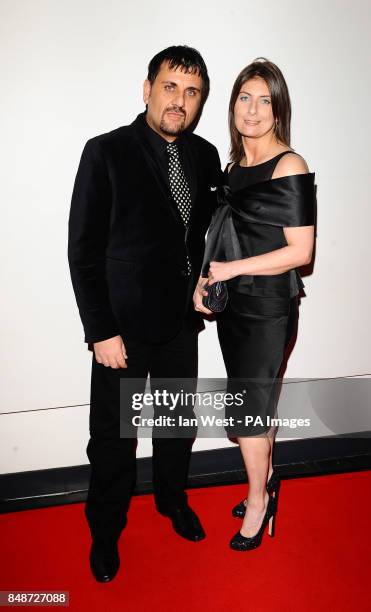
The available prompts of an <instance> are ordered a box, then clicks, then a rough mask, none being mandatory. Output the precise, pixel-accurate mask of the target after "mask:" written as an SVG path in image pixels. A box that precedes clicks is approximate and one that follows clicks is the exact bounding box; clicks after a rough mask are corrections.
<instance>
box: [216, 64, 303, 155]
mask: <svg viewBox="0 0 371 612" xmlns="http://www.w3.org/2000/svg"><path fill="white" fill-rule="evenodd" d="M254 77H261V78H262V79H264V81H265V82H266V84H267V86H268V89H269V93H270V96H271V102H272V112H273V117H274V120H275V121H276V123H275V128H274V133H275V136H276V138H277V140H278V141H279V142H281V143H283V144H285V145H287V146H288V147H289V146H290V121H291V102H290V95H289V90H288V88H287V85H286V81H285V79H284V77H283V74H282V72H281V70H280V69H279V68H278V66H276V64H273V62H270V61H269V60H267V59H266V58H265V57H258V58H256V59H255V60H254V61H253V62H252V63H251V64H249V65H248V66H246V68H244V69H243V70H241V72H240V74H239V75H238V77H237V79H236V80H235V83H234V85H233V88H232V93H231V99H230V101H229V113H228V121H229V132H230V136H231V146H230V159H231V161H233V162H236V163H238V162H240V161H241V159H242V158H243V157H244V155H245V151H244V148H243V144H242V136H241V134H240V133H239V131H238V130H237V128H236V126H235V122H234V106H235V104H236V100H237V98H238V94H239V93H240V91H241V87H242V85H243V84H244V83H246V81H248V80H249V79H253V78H254Z"/></svg>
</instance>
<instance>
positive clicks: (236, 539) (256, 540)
mask: <svg viewBox="0 0 371 612" xmlns="http://www.w3.org/2000/svg"><path fill="white" fill-rule="evenodd" d="M276 510H277V506H276V503H275V499H274V497H271V496H270V497H269V500H268V505H267V510H266V512H265V515H264V518H263V522H262V524H261V525H260V529H259V531H258V532H257V533H256V534H255V535H254V536H252V537H251V538H245V536H243V535H242V533H241V532H240V531H238V532H237V533H236V535H235V536H233V538H232V539H231V541H230V543H229V545H230V547H231V548H232V549H233V550H239V551H245V550H253V549H254V548H258V546H260V544H261V541H262V538H263V533H264V530H265V528H266V526H267V523H269V528H268V533H269V535H270V536H271V537H273V536H274V527H275V518H276Z"/></svg>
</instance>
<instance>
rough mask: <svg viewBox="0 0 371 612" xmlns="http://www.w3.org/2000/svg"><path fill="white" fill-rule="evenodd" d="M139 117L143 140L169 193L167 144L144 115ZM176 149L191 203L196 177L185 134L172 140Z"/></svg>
mask: <svg viewBox="0 0 371 612" xmlns="http://www.w3.org/2000/svg"><path fill="white" fill-rule="evenodd" d="M139 117H140V124H141V129H142V133H143V135H144V136H145V138H146V139H147V140H148V143H149V145H150V147H151V150H152V152H153V155H154V157H155V160H156V162H157V164H158V166H159V170H160V172H161V175H162V178H163V179H164V181H165V183H166V185H167V186H168V188H169V193H170V183H169V171H168V166H169V156H168V152H167V150H166V147H167V145H168V144H169V143H168V141H167V140H165V138H163V137H162V136H160V134H158V133H157V132H155V130H153V129H152V128H151V127H150V126H149V125H148V123H147V120H146V113H143V114H142V115H140V116H139ZM174 143H176V145H177V147H178V149H179V156H180V161H181V164H182V167H183V171H184V174H185V177H186V179H187V182H188V186H189V190H190V192H191V199H192V202H193V199H194V195H195V190H196V175H195V173H194V171H193V166H192V163H191V159H190V152H189V147H188V146H187V144H188V143H187V138H186V132H182V133H181V134H179V136H178V137H177V138H176V140H174Z"/></svg>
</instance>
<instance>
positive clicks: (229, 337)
mask: <svg viewBox="0 0 371 612" xmlns="http://www.w3.org/2000/svg"><path fill="white" fill-rule="evenodd" d="M286 153H287V152H283V153H281V154H279V155H277V156H275V157H274V158H273V159H271V160H269V161H267V162H264V163H262V164H258V165H256V166H250V167H241V166H239V165H238V164H235V165H234V166H232V168H231V169H230V171H229V172H228V171H227V170H226V172H225V181H226V185H227V187H225V188H224V191H225V193H224V196H222V199H223V197H224V199H225V202H224V207H223V206H222V207H221V208H220V209H219V211H218V212H217V214H216V216H215V219H214V230H213V228H212V226H211V227H210V231H209V236H208V241H207V245H206V251H205V253H207V255H206V260H207V257H210V259H209V260H215V261H226V260H231V259H239V258H243V257H249V256H253V255H259V254H262V253H266V252H269V251H272V250H274V249H278V248H281V247H284V246H286V245H287V242H286V239H285V236H284V232H283V227H288V226H291V227H293V226H303V225H312V224H313V222H314V220H313V219H314V174H306V175H295V176H292V177H291V176H290V177H282V178H278V179H273V180H272V174H273V172H274V169H275V167H276V165H277V163H278V161H279V160H280V159H281V157H283V155H285V154H286ZM267 181H268V182H267ZM272 188H274V189H273V191H272ZM270 192H272V193H270ZM222 217H223V219H222ZM218 223H219V227H218ZM212 225H213V223H212ZM213 234H214V235H213ZM216 242H218V246H217V247H216V244H215V243H216ZM236 244H237V251H236ZM233 253H235V255H234V256H233ZM236 253H237V256H236ZM204 263H205V261H204ZM205 265H206V267H207V265H208V262H207V261H206V263H205ZM206 267H205V268H204V269H205V270H206ZM204 273H205V272H204ZM227 284H228V292H229V300H228V303H227V306H226V309H225V310H224V311H223V312H222V313H220V314H218V315H217V329H218V337H219V342H220V346H221V350H222V354H223V359H224V363H225V367H226V371H227V376H228V387H227V390H228V392H232V393H243V398H244V399H243V404H242V405H239V402H240V401H239V402H235V403H232V404H231V405H229V406H226V417H227V418H229V417H233V419H234V421H233V426H231V427H227V433H228V435H229V436H261V435H266V433H267V432H268V431H269V430H270V427H271V424H270V423H271V421H270V419H271V418H272V417H275V416H277V412H276V405H277V398H278V391H279V373H280V369H281V365H282V362H283V360H284V355H285V350H286V348H287V346H288V343H289V341H290V338H291V336H292V334H293V333H294V331H295V327H296V324H297V316H298V294H299V291H300V290H301V288H302V287H303V286H304V285H303V283H302V281H301V279H300V275H299V274H298V272H297V271H296V270H292V271H288V272H285V273H283V274H279V275H259V276H258V275H256V276H240V277H236V278H235V279H231V280H230V281H228V283H227ZM278 416H279V415H278ZM246 417H252V418H253V419H254V420H253V422H247V421H246ZM256 417H260V418H259V419H256Z"/></svg>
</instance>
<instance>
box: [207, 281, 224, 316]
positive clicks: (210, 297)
mask: <svg viewBox="0 0 371 612" xmlns="http://www.w3.org/2000/svg"><path fill="white" fill-rule="evenodd" d="M204 289H205V291H207V295H204V296H203V298H202V303H203V305H204V306H205V308H208V309H209V310H212V311H213V312H222V311H223V310H224V308H225V307H226V305H227V302H228V289H227V283H226V282H225V281H218V282H216V283H213V284H212V285H211V286H210V285H209V283H206V285H205V286H204Z"/></svg>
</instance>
